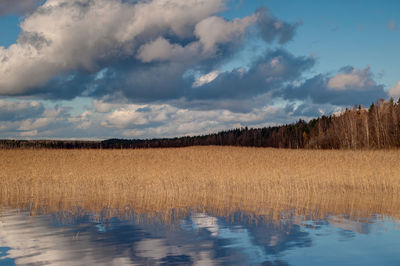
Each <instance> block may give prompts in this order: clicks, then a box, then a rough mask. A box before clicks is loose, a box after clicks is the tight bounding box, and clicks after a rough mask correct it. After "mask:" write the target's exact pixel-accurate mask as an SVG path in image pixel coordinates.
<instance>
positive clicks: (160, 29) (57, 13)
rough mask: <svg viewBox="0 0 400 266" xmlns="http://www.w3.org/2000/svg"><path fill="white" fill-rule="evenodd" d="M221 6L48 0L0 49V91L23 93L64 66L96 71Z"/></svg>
mask: <svg viewBox="0 0 400 266" xmlns="http://www.w3.org/2000/svg"><path fill="white" fill-rule="evenodd" d="M223 8H224V1H223V0H187V1H181V0H151V1H140V2H136V4H130V3H128V2H123V1H121V0H71V1H67V0H48V1H46V2H45V3H44V4H43V5H42V6H41V7H39V8H38V9H37V10H36V11H35V12H34V13H33V14H32V15H30V16H28V17H27V18H26V19H25V20H24V21H23V22H22V23H21V25H20V26H21V30H22V32H21V35H20V36H19V39H18V42H17V43H15V44H13V45H11V46H10V47H9V48H7V49H5V48H0V61H1V62H2V63H1V64H0V94H3V95H17V94H24V93H27V92H29V91H30V90H31V89H33V88H36V87H40V86H43V85H44V84H45V83H46V82H47V81H49V80H50V79H51V78H53V77H55V76H57V75H59V74H62V73H65V72H68V71H70V70H77V69H78V70H79V69H83V70H87V71H91V72H93V71H96V70H98V64H99V62H100V61H104V60H109V59H110V58H111V59H113V58H118V57H121V58H126V57H129V56H134V54H135V51H136V49H137V48H138V46H139V45H142V44H143V43H146V42H148V41H149V42H151V41H152V40H154V39H156V38H157V37H160V36H162V35H163V34H167V33H173V34H175V35H176V36H178V37H181V38H184V37H190V36H192V35H193V30H194V26H195V25H196V24H197V23H198V22H200V21H202V20H203V19H204V18H207V17H209V16H210V15H213V14H215V13H218V12H219V11H221V10H222V9H223ZM173 48H174V47H173ZM175 48H176V49H175V50H177V52H178V53H179V51H178V50H179V48H177V47H175ZM172 50H174V49H172ZM164 56H165V55H164ZM144 59H145V60H150V59H152V58H150V59H149V58H148V56H147V57H146V56H145V57H144Z"/></svg>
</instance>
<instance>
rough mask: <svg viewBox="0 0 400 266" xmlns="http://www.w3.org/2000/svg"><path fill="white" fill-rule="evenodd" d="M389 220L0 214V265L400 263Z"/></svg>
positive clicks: (396, 234) (398, 239)
mask: <svg viewBox="0 0 400 266" xmlns="http://www.w3.org/2000/svg"><path fill="white" fill-rule="evenodd" d="M399 248H400V228H399V224H398V223H397V222H396V221H393V220H392V219H390V218H389V217H374V218H369V219H364V220H362V221H354V220H353V219H349V218H347V217H346V216H341V217H340V216H326V217H325V218H324V219H318V220H307V219H304V218H303V217H292V218H288V219H282V220H281V221H278V222H277V221H275V222H272V221H269V222H268V221H267V220H265V219H258V218H257V217H253V216H248V215H244V214H241V213H236V214H233V215H231V216H230V217H228V218H227V217H218V216H212V215H209V214H207V213H199V212H191V213H189V214H188V215H186V216H185V217H179V218H176V219H173V221H170V223H167V224H166V223H162V222H160V221H159V219H155V218H154V219H152V218H141V219H139V218H132V217H131V218H126V219H122V218H116V217H115V218H103V217H101V216H99V215H91V214H84V215H73V216H72V215H67V214H65V213H60V212H59V213H55V214H50V215H37V216H34V217H33V216H29V215H28V213H26V212H17V211H15V210H7V211H2V212H1V214H0V265H192V264H194V265H260V264H262V265H400V250H399Z"/></svg>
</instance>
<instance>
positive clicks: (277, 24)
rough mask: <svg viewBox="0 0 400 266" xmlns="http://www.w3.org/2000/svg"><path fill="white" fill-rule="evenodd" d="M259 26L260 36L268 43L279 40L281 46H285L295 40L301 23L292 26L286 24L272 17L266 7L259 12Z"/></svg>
mask: <svg viewBox="0 0 400 266" xmlns="http://www.w3.org/2000/svg"><path fill="white" fill-rule="evenodd" d="M257 24H258V26H259V29H260V34H261V36H262V38H263V39H264V40H265V41H266V42H272V41H274V40H276V39H277V40H278V42H279V43H280V44H285V43H287V42H289V41H290V40H292V39H293V37H294V35H295V33H296V29H297V27H298V26H299V25H300V24H301V22H298V23H292V24H291V23H287V22H284V21H282V20H280V19H278V18H276V17H274V16H272V15H271V14H270V12H269V9H268V8H265V7H264V8H260V9H258V10H257Z"/></svg>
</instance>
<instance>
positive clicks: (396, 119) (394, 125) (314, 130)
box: [0, 99, 400, 149]
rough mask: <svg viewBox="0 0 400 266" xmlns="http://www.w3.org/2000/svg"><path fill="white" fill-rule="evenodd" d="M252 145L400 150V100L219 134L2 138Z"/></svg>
mask: <svg viewBox="0 0 400 266" xmlns="http://www.w3.org/2000/svg"><path fill="white" fill-rule="evenodd" d="M206 145H217V146H247V147H249V146H250V147H273V148H289V149H302V148H306V149H390V148H397V147H400V99H399V101H397V102H395V101H393V99H390V100H388V101H385V100H382V99H381V100H378V101H377V102H376V103H374V104H371V105H370V106H369V107H368V108H365V107H363V106H355V107H353V108H351V109H346V110H345V111H343V112H342V113H340V114H332V115H329V116H322V117H319V118H316V119H312V120H310V121H308V122H306V121H304V120H299V121H298V122H297V123H294V124H288V125H281V126H274V127H264V128H248V127H242V128H237V129H232V130H228V131H221V132H218V133H215V134H209V135H202V136H185V137H176V138H159V139H133V140H128V139H108V140H103V141H79V140H76V141H70V140H0V148H2V149H13V148H49V149H135V148H167V147H187V146H206Z"/></svg>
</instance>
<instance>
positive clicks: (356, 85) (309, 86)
mask: <svg viewBox="0 0 400 266" xmlns="http://www.w3.org/2000/svg"><path fill="white" fill-rule="evenodd" d="M283 96H284V97H285V98H286V99H292V100H293V99H297V100H307V99H311V100H312V101H313V102H314V103H318V104H325V103H329V104H334V105H345V106H346V105H358V104H363V105H366V106H368V105H369V104H371V103H372V102H375V101H376V100H377V99H379V98H386V97H387V93H386V92H385V91H384V86H383V85H382V84H377V83H376V82H375V81H374V79H373V74H372V72H371V71H370V68H369V67H366V68H364V69H361V70H357V69H356V68H354V67H345V68H343V69H341V70H340V71H339V73H338V74H337V75H335V76H333V77H332V76H330V75H329V74H319V75H316V76H314V77H312V78H310V79H307V80H306V81H305V82H303V83H301V84H300V85H297V86H295V85H290V86H288V87H287V88H286V89H285V90H284V91H283Z"/></svg>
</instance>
